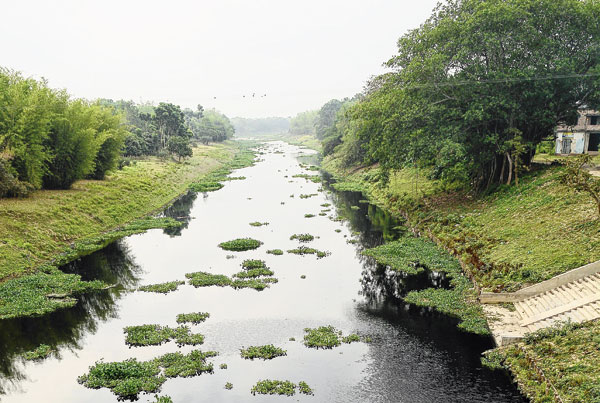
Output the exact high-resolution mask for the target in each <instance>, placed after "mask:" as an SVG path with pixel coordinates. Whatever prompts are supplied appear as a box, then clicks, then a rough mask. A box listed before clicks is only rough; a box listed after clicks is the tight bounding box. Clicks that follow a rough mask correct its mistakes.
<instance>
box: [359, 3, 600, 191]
mask: <svg viewBox="0 0 600 403" xmlns="http://www.w3.org/2000/svg"><path fill="white" fill-rule="evenodd" d="M598 15H600V3H598V2H597V1H594V0H450V1H447V2H446V3H445V4H442V5H439V6H438V8H437V9H436V10H435V11H434V13H433V15H432V16H431V17H430V18H429V19H428V20H427V21H426V22H425V23H424V24H423V25H421V26H420V27H419V28H418V29H415V30H413V31H410V32H409V33H408V34H406V35H404V36H403V37H402V38H400V39H399V41H398V54H397V55H396V56H394V57H393V58H392V59H391V60H390V61H389V62H388V63H387V65H388V67H390V68H391V69H392V72H390V73H387V74H385V75H382V76H379V77H377V78H376V79H374V80H372V81H371V82H370V83H369V85H368V86H367V88H366V90H365V92H364V98H365V99H364V101H362V102H361V103H360V104H359V105H357V106H356V108H354V110H353V111H352V113H351V114H349V116H350V118H351V119H353V120H355V121H356V122H357V124H356V128H357V132H356V133H355V134H356V136H355V137H354V138H358V140H359V141H360V142H361V144H362V145H363V147H364V148H365V156H366V158H367V159H368V160H369V161H370V162H379V163H381V165H382V167H384V168H386V169H396V168H401V167H403V166H405V165H408V164H415V163H417V164H419V165H422V166H431V167H433V168H435V169H434V170H435V171H437V172H441V169H437V168H440V167H438V166H437V164H438V162H439V161H442V160H443V159H444V158H441V157H442V156H441V153H442V148H441V147H440V144H444V145H445V146H446V147H445V150H446V151H449V150H454V151H452V152H453V155H454V156H458V155H462V160H461V161H458V162H459V163H460V164H461V165H462V166H463V167H464V168H465V169H466V170H467V175H466V177H467V178H468V179H467V182H468V184H469V185H470V186H472V187H473V188H476V189H482V188H484V187H487V186H489V185H490V184H492V183H501V182H505V181H506V182H508V180H509V177H510V178H511V180H512V177H515V176H516V177H517V178H518V169H519V167H520V166H522V165H528V164H529V163H530V161H531V159H532V157H533V155H534V153H535V148H536V145H537V144H539V142H540V141H542V140H543V139H544V138H546V137H548V136H549V135H551V134H552V132H553V130H554V128H555V127H556V125H557V124H558V123H559V122H567V123H570V122H571V123H572V122H573V121H574V120H575V118H576V117H577V110H578V108H579V107H581V106H584V105H585V106H588V107H592V108H593V107H595V106H597V105H600V48H599V47H598V43H600V25H599V24H598V20H597V16H598ZM456 151H458V152H456ZM515 156H516V159H517V161H516V163H515ZM417 160H418V161H417ZM446 161H447V159H446ZM503 168H504V169H503ZM463 172H464V171H463V170H460V174H461V175H463Z"/></svg>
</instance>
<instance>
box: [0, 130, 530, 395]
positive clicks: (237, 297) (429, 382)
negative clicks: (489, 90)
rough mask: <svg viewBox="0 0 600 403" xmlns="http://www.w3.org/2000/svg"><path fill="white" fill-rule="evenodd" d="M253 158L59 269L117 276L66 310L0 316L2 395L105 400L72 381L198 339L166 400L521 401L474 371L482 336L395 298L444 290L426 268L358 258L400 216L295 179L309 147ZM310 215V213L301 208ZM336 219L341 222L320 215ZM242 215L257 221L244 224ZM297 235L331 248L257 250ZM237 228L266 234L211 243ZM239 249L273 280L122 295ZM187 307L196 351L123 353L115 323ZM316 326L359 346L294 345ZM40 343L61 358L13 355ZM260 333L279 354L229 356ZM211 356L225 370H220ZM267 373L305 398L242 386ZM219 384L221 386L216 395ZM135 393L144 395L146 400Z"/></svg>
mask: <svg viewBox="0 0 600 403" xmlns="http://www.w3.org/2000/svg"><path fill="white" fill-rule="evenodd" d="M261 153H262V154H260V155H259V162H257V163H256V164H255V165H254V166H252V167H248V168H244V169H239V170H237V171H236V172H234V173H233V175H232V176H245V177H246V179H245V180H233V181H228V182H226V185H225V187H224V188H223V189H221V190H219V191H216V192H211V193H205V194H202V193H200V194H193V193H190V194H188V195H187V196H184V197H183V198H181V199H180V200H179V201H177V202H176V203H175V204H174V205H173V206H172V207H171V208H169V209H167V210H166V211H165V214H166V215H168V216H172V217H174V218H177V219H179V220H181V221H182V222H184V226H183V228H182V229H180V230H177V231H172V230H171V231H163V230H150V231H148V232H146V233H144V234H140V235H134V236H130V237H128V238H126V239H123V240H121V241H119V242H116V243H114V244H112V245H109V246H108V247H107V248H105V249H104V250H101V251H98V252H96V253H94V254H92V255H89V256H87V257H85V258H82V259H80V260H78V261H76V262H74V263H72V264H70V265H68V266H67V267H65V268H64V270H66V271H70V272H77V273H79V274H81V275H82V276H83V277H84V278H85V279H103V280H105V281H107V282H110V283H113V284H118V286H117V287H115V288H112V289H110V290H107V291H103V292H99V293H94V294H90V295H86V296H84V297H82V298H81V300H80V302H79V303H78V304H77V305H76V306H75V307H73V308H70V309H64V310H61V311H58V312H55V313H52V314H50V315H47V316H44V317H42V318H25V319H13V320H5V321H2V322H0V348H1V349H0V400H2V401H3V402H34V401H44V402H111V401H117V398H116V396H115V395H113V394H112V392H111V391H110V390H108V389H96V390H94V389H87V388H85V387H84V386H82V385H80V384H78V383H77V377H78V376H80V375H82V374H84V373H86V372H87V370H88V368H89V367H90V366H91V365H94V363H95V362H96V361H98V360H101V359H102V360H104V361H106V362H108V361H122V360H124V359H127V358H129V357H135V358H138V359H140V360H148V359H152V358H154V357H157V356H159V355H161V354H164V353H166V352H174V351H182V352H188V351H190V350H192V349H196V348H200V349H202V350H203V351H204V350H214V351H217V352H218V353H219V356H217V357H215V358H212V359H211V361H212V362H213V363H214V364H215V370H214V373H212V374H208V373H207V374H203V375H200V376H196V377H190V378H175V379H169V380H167V382H166V383H165V384H164V385H163V387H162V390H161V393H160V395H169V396H171V397H172V398H173V401H174V402H200V401H202V402H220V401H223V402H245V401H248V402H263V401H275V400H278V401H288V400H289V401H306V402H487V403H490V402H524V401H526V400H525V399H524V398H523V397H522V396H521V395H520V393H519V392H518V390H517V389H516V387H515V385H514V384H513V383H512V382H511V380H510V378H509V377H508V375H507V374H505V373H503V372H494V371H490V370H488V369H485V368H483V367H482V366H481V364H480V361H479V359H480V355H481V352H482V351H484V350H486V349H489V348H491V347H492V346H493V344H492V341H491V339H489V338H485V337H479V336H474V335H470V334H466V333H464V332H462V331H459V330H457V328H456V320H455V319H453V318H449V317H446V316H443V315H440V314H437V313H435V312H431V311H430V310H428V309H420V308H416V307H411V306H409V305H406V304H405V303H403V302H402V301H401V299H399V298H398V297H399V296H401V295H402V293H403V292H405V291H406V290H407V289H414V288H419V287H424V286H427V285H433V286H439V287H444V286H447V282H446V281H445V280H444V279H443V278H442V277H439V276H436V275H435V273H429V274H426V275H424V276H422V277H421V278H411V279H405V278H402V276H399V275H396V274H393V273H389V272H387V271H386V270H385V269H384V268H382V267H378V266H377V265H376V264H375V263H374V262H373V261H371V260H370V259H366V258H364V257H363V256H362V255H361V254H360V251H361V250H363V249H364V248H366V247H372V246H375V245H378V244H380V243H382V242H384V241H385V240H391V239H394V238H395V237H398V236H401V227H399V225H400V223H398V222H396V221H395V220H394V219H393V218H392V217H390V216H389V215H388V214H386V213H385V212H384V211H382V210H380V209H378V208H377V207H375V206H373V205H370V204H368V203H364V201H363V200H361V196H360V195H359V194H356V193H352V192H335V191H332V190H331V189H329V188H328V187H327V186H326V184H323V183H313V182H312V181H309V180H307V179H304V178H299V177H296V178H294V177H293V175H295V174H301V173H304V174H309V175H314V174H318V172H314V171H307V170H306V169H303V168H302V167H301V166H300V162H302V161H306V160H307V158H310V157H309V155H310V154H311V151H310V150H306V149H301V148H299V147H296V146H291V145H288V144H285V143H282V142H273V143H268V144H266V145H263V146H262V147H261ZM301 194H304V195H311V194H316V195H315V196H311V197H307V198H301V197H300V195H301ZM292 195H293V197H292ZM324 203H331V204H332V206H331V207H330V208H331V209H332V211H330V212H327V215H322V216H320V215H319V212H321V211H322V210H323V209H324V208H323V207H321V204H324ZM352 206H355V207H352ZM336 211H337V214H336ZM307 213H310V214H314V215H315V216H314V217H312V218H306V217H305V214H307ZM337 215H342V216H344V217H345V218H346V219H345V220H343V221H336V220H333V219H332V218H335V217H337ZM255 221H258V222H268V223H269V225H265V226H260V227H253V226H250V225H249V223H250V222H255ZM336 230H339V231H336ZM300 233H310V234H313V235H315V237H317V238H316V239H315V240H314V241H312V242H311V243H310V244H309V246H313V247H315V248H317V249H320V250H325V251H328V252H330V253H331V254H330V255H329V256H326V257H324V258H321V259H317V258H316V257H315V256H314V255H307V256H298V255H294V254H289V253H284V254H283V255H281V256H275V255H271V254H267V253H266V251H267V250H268V249H275V248H279V249H282V250H284V251H285V250H287V249H291V248H295V247H297V246H298V242H297V241H294V240H290V236H291V235H292V234H300ZM240 237H252V238H255V239H258V240H260V241H262V242H263V243H264V244H263V245H262V246H261V247H260V248H259V249H256V250H253V251H246V252H227V251H224V250H222V249H220V248H219V247H218V246H217V245H218V244H219V243H220V242H223V241H227V240H230V239H234V238H240ZM228 255H229V256H228ZM232 255H233V256H234V257H233V258H231V256H232ZM249 258H252V259H263V260H265V261H266V262H267V265H268V266H269V267H270V268H271V269H272V270H273V271H274V272H275V275H274V276H275V277H276V278H277V279H278V280H279V281H278V282H277V283H276V284H271V286H270V287H269V288H267V289H265V290H263V291H256V290H253V289H242V290H235V289H233V288H229V287H204V288H194V287H193V286H191V285H188V284H186V285H182V286H180V287H179V289H178V290H177V291H175V292H171V293H169V294H166V295H163V294H155V293H146V292H139V291H135V289H136V288H137V287H138V286H140V285H145V284H153V283H160V282H166V281H173V280H185V274H186V273H190V272H196V271H207V272H211V273H219V274H226V275H231V274H233V273H236V272H238V271H240V270H241V268H240V263H241V262H242V261H243V260H244V259H249ZM302 276H304V277H305V278H302ZM198 311H204V312H209V313H210V318H209V319H208V320H207V321H206V322H204V323H201V324H199V325H196V326H193V331H194V332H200V333H202V334H203V335H204V336H205V342H204V344H203V345H201V346H196V347H190V346H184V347H181V348H179V347H177V345H176V344H175V343H174V342H168V343H165V344H163V345H160V346H150V347H131V348H130V347H128V346H127V345H126V344H125V342H124V339H125V335H124V333H123V328H124V327H126V326H132V325H141V324H161V325H169V326H172V327H174V326H176V325H177V324H176V322H175V318H176V315H177V314H180V313H188V312H198ZM322 325H333V326H335V327H336V328H337V329H339V330H341V331H343V332H344V333H345V334H348V333H352V332H357V333H359V334H360V335H363V336H369V337H370V338H371V341H370V342H356V343H352V344H342V345H341V346H340V347H337V348H334V349H331V350H323V349H319V350H316V349H311V348H307V347H305V346H304V345H303V344H302V339H303V335H304V328H307V327H317V326H322ZM290 338H293V339H295V340H293V341H291V340H290ZM40 343H45V344H48V345H51V346H53V347H54V348H55V349H56V350H57V352H58V353H57V354H56V355H54V356H52V357H49V358H47V359H45V360H43V361H40V362H31V361H24V360H22V359H21V358H20V354H22V353H23V352H24V351H26V350H29V349H32V348H34V347H35V346H37V345H39V344H40ZM264 344H274V345H275V346H278V347H281V348H283V349H285V350H287V356H284V357H278V358H275V359H272V360H268V361H263V360H244V359H242V358H241V357H240V349H241V348H244V347H248V346H251V345H264ZM221 363H226V364H227V369H221V368H220V364H221ZM267 378H270V379H280V380H290V381H292V382H296V383H297V382H299V381H301V380H303V381H306V382H307V383H308V384H309V385H310V386H311V387H312V388H313V390H314V396H306V395H299V394H296V395H295V396H294V397H291V398H290V397H284V396H260V395H256V396H253V395H252V394H251V393H250V390H251V388H252V386H253V385H254V384H255V383H256V382H257V381H258V380H261V379H267ZM226 382H231V383H232V384H233V389H231V390H226V389H225V388H224V385H225V383H226ZM139 398H140V401H143V402H146V401H153V400H154V395H144V394H142V395H140V397H139Z"/></svg>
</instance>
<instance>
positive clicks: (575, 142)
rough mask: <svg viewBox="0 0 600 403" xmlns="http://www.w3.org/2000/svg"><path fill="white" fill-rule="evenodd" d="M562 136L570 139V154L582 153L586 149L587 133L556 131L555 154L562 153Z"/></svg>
mask: <svg viewBox="0 0 600 403" xmlns="http://www.w3.org/2000/svg"><path fill="white" fill-rule="evenodd" d="M564 138H569V139H571V152H570V154H583V153H585V152H586V151H587V145H588V140H589V134H588V133H585V132H558V133H556V147H555V150H554V151H555V152H556V154H562V153H563V152H562V150H563V148H562V143H563V139H564Z"/></svg>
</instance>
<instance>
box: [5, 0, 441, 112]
mask: <svg viewBox="0 0 600 403" xmlns="http://www.w3.org/2000/svg"><path fill="white" fill-rule="evenodd" d="M436 3H437V0H418V1H414V0H410V1H409V0H395V1H394V0H369V1H367V0H319V1H317V0H299V1H296V0H293V1H292V0H213V1H205V0H196V1H183V0H170V1H165V0H162V1H153V0H96V1H88V0H52V1H48V0H38V1H33V0H6V1H3V2H2V16H1V23H0V66H3V67H8V68H12V69H15V70H20V71H22V72H23V73H24V74H25V75H26V76H33V77H36V78H39V77H45V78H46V79H48V80H49V84H50V86H52V87H57V88H66V89H67V90H68V91H69V92H70V93H71V94H72V95H74V96H76V97H85V98H88V99H94V98H99V97H102V98H112V99H132V100H134V101H142V100H143V101H155V102H159V101H169V102H173V103H176V104H179V105H182V106H185V107H194V106H195V105H196V104H201V105H203V106H204V107H205V108H213V107H214V108H217V109H219V110H221V111H222V112H224V113H225V114H227V115H228V116H230V117H233V116H243V117H264V116H293V115H295V114H296V113H298V112H302V111H304V110H308V109H316V108H319V107H320V106H321V105H322V104H323V103H325V102H327V101H328V100H329V99H331V98H343V97H345V96H352V95H354V94H355V93H357V92H359V91H360V90H361V89H362V87H363V85H364V83H365V81H366V80H367V79H368V78H369V77H370V76H371V75H373V74H378V73H381V72H383V71H384V70H383V68H382V67H381V63H383V62H384V61H386V60H388V59H389V58H390V57H391V56H392V55H393V54H394V53H395V51H396V41H397V39H398V38H399V37H400V36H401V35H402V34H403V33H405V32H406V31H407V30H409V29H412V28H416V27H418V26H419V25H420V24H421V23H422V22H423V21H424V20H425V19H426V18H427V17H428V16H429V15H430V14H431V10H432V9H433V7H434V6H435V4H436ZM252 93H256V96H255V98H252ZM263 94H267V96H266V97H262V98H261V97H260V95H263ZM243 95H246V98H243ZM215 97H216V99H214V98H215Z"/></svg>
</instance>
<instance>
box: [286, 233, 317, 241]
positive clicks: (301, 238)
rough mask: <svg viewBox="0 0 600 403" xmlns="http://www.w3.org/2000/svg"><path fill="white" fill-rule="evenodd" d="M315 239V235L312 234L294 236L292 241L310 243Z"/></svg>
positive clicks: (291, 238)
mask: <svg viewBox="0 0 600 403" xmlns="http://www.w3.org/2000/svg"><path fill="white" fill-rule="evenodd" d="M314 239H315V236H314V235H311V234H294V235H292V236H291V237H290V240H291V241H293V240H298V241H300V242H310V241H312V240H314Z"/></svg>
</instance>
